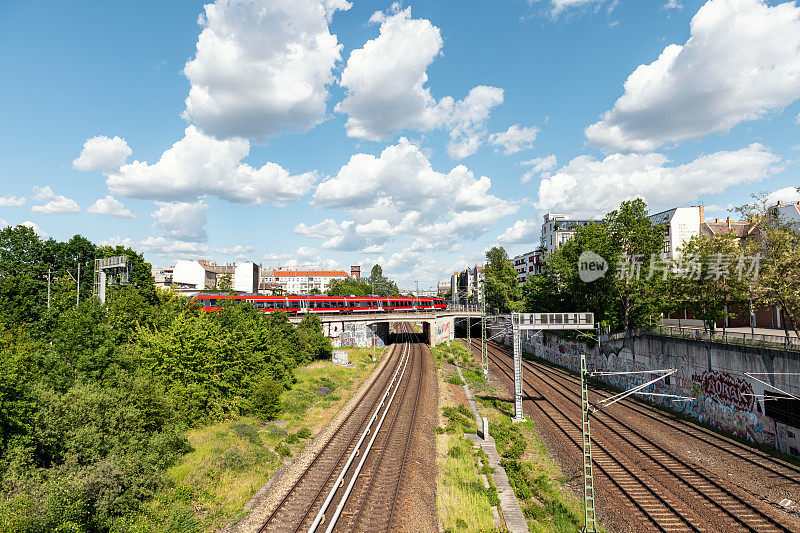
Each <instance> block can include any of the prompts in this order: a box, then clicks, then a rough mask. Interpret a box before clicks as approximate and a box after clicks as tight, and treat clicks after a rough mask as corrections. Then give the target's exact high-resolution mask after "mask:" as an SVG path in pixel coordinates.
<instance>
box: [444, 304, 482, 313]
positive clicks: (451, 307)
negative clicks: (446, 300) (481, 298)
mask: <svg viewBox="0 0 800 533" xmlns="http://www.w3.org/2000/svg"><path fill="white" fill-rule="evenodd" d="M447 310H448V311H472V312H476V313H480V311H481V306H480V305H462V304H447Z"/></svg>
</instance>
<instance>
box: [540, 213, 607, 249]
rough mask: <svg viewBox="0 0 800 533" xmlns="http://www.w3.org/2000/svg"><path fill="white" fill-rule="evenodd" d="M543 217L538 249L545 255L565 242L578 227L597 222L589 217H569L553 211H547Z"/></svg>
mask: <svg viewBox="0 0 800 533" xmlns="http://www.w3.org/2000/svg"><path fill="white" fill-rule="evenodd" d="M543 218H544V222H543V223H542V240H541V243H540V249H541V250H542V252H543V253H544V254H545V255H547V254H550V253H552V252H553V251H554V250H555V249H556V248H558V247H559V246H561V245H562V244H564V243H565V242H567V241H568V240H569V239H570V238H571V237H572V236H573V235H574V234H575V232H576V231H577V230H578V228H581V227H583V226H588V225H589V224H594V223H596V222H598V221H597V220H590V219H571V218H569V216H568V215H559V214H553V213H547V214H546V215H544V217H543Z"/></svg>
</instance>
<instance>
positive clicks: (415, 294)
mask: <svg viewBox="0 0 800 533" xmlns="http://www.w3.org/2000/svg"><path fill="white" fill-rule="evenodd" d="M414 283H416V284H417V292H415V293H414V296H416V297H417V298H419V281H414Z"/></svg>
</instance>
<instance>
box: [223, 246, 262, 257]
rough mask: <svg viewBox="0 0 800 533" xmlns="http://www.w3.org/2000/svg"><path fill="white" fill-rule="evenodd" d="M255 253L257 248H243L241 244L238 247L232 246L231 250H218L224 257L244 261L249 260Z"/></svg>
mask: <svg viewBox="0 0 800 533" xmlns="http://www.w3.org/2000/svg"><path fill="white" fill-rule="evenodd" d="M255 251H256V247H255V246H249V245H248V246H242V245H241V244H237V245H236V246H232V247H230V248H217V249H216V252H218V253H221V254H222V255H225V256H228V257H234V258H236V259H243V260H247V259H249V258H250V257H251V256H252V255H253V252H255Z"/></svg>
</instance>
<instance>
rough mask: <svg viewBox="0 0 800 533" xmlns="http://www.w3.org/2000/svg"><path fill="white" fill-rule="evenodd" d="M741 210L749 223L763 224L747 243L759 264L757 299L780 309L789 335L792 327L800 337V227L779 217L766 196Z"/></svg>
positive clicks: (754, 285)
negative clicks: (750, 221) (751, 221)
mask: <svg viewBox="0 0 800 533" xmlns="http://www.w3.org/2000/svg"><path fill="white" fill-rule="evenodd" d="M798 190H800V188H798ZM738 210H739V212H740V213H742V215H743V216H744V217H745V218H746V219H747V220H758V221H759V227H758V233H757V234H756V236H755V238H752V239H749V240H748V241H747V242H746V244H745V249H746V251H747V253H748V254H749V255H750V256H751V257H754V258H755V257H757V258H758V262H759V269H758V273H757V276H756V277H757V279H755V280H752V283H751V288H752V294H753V297H754V299H755V300H756V301H757V302H758V303H760V304H761V305H764V306H768V307H778V308H779V309H780V311H781V315H782V317H783V320H782V323H783V326H784V330H785V332H786V334H787V335H788V333H789V328H791V329H792V330H793V331H794V332H795V335H797V336H798V337H800V233H798V231H799V230H800V228H796V227H793V226H792V225H791V223H790V222H789V221H786V220H781V219H780V218H778V216H777V213H775V212H772V211H771V210H770V206H769V205H768V204H767V200H766V195H764V194H761V195H758V196H756V201H755V202H754V203H752V204H750V205H745V206H742V207H740V208H739V209H738Z"/></svg>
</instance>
